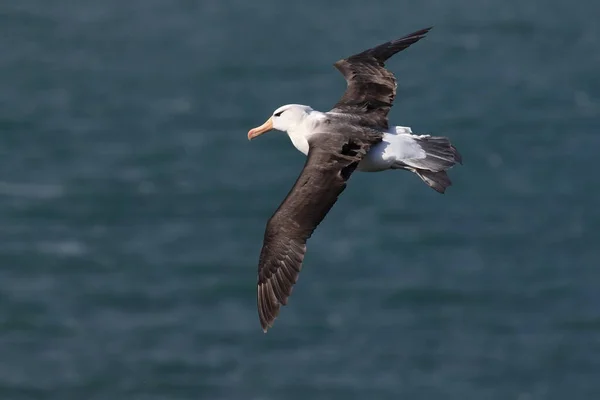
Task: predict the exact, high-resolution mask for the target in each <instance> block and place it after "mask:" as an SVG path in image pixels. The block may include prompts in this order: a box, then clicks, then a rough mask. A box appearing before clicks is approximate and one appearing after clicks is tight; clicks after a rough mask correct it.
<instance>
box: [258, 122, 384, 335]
mask: <svg viewBox="0 0 600 400" xmlns="http://www.w3.org/2000/svg"><path fill="white" fill-rule="evenodd" d="M327 126H331V125H325V126H324V128H326V127H327ZM334 126H335V127H336V128H338V127H340V125H338V124H335V125H334ZM342 128H343V129H342V130H340V131H329V132H328V131H324V132H320V133H322V134H318V135H315V136H313V138H311V140H310V141H309V146H310V147H309V151H308V156H307V158H306V163H305V164H304V168H303V170H302V172H301V174H300V176H299V177H298V179H297V180H296V183H295V184H294V186H293V187H292V189H291V191H290V192H289V193H288V195H287V196H286V198H285V200H283V203H281V205H280V206H279V208H278V209H277V211H275V213H274V214H273V216H272V217H271V219H269V222H268V223H267V228H266V230H265V237H264V242H263V248H262V251H261V253H260V259H259V267H258V299H257V300H258V314H259V317H260V323H261V326H262V328H263V330H264V331H265V332H266V331H267V329H268V328H270V327H271V325H272V324H273V321H274V320H275V318H276V317H277V315H278V314H279V308H280V306H281V305H285V304H287V298H288V297H289V296H290V294H291V293H292V287H293V285H294V284H295V283H296V280H297V279H298V273H299V272H300V269H301V268H302V261H303V259H304V253H305V252H306V241H307V240H308V238H309V237H310V236H311V235H312V233H313V231H314V230H315V228H316V227H317V226H318V225H319V223H320V222H321V221H322V220H323V218H324V217H325V215H326V214H327V213H328V212H329V210H330V209H331V207H333V205H334V204H335V202H336V201H337V199H338V196H339V195H340V194H341V193H342V192H343V191H344V189H345V188H346V182H347V181H348V179H349V178H350V175H352V173H353V172H354V170H355V169H356V166H357V165H358V163H359V162H360V160H362V158H363V157H364V155H365V154H366V153H367V152H368V151H369V149H370V148H371V146H373V145H374V144H376V143H379V142H380V141H381V138H382V134H381V132H378V131H376V130H371V129H368V128H367V129H365V128H359V127H356V126H353V125H346V126H342Z"/></svg>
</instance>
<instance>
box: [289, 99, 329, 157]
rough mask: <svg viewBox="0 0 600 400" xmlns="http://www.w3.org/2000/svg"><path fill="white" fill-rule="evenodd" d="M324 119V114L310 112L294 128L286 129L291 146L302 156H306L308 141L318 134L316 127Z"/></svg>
mask: <svg viewBox="0 0 600 400" xmlns="http://www.w3.org/2000/svg"><path fill="white" fill-rule="evenodd" d="M323 118H325V114H324V113H322V112H320V111H316V110H311V111H310V112H309V113H307V114H306V115H305V116H304V118H302V120H300V121H299V122H298V124H296V125H295V126H294V127H292V128H290V129H288V131H287V134H288V136H289V137H290V140H291V141H292V144H293V145H294V147H295V148H297V149H298V150H299V151H300V152H301V153H304V155H308V139H309V138H310V136H311V135H313V134H315V133H318V125H319V123H320V121H322V120H323Z"/></svg>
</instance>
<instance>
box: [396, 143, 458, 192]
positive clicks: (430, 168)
mask: <svg viewBox="0 0 600 400" xmlns="http://www.w3.org/2000/svg"><path fill="white" fill-rule="evenodd" d="M413 138H414V139H415V141H416V142H417V144H418V145H419V147H420V148H421V149H422V150H423V152H425V157H421V158H408V159H404V160H402V161H397V162H396V164H395V165H393V166H392V168H402V169H407V170H409V171H412V172H414V173H415V174H417V176H419V178H421V179H422V180H423V182H425V183H426V184H427V185H428V186H429V187H431V188H432V189H434V190H435V191H437V192H439V193H444V192H445V191H446V189H447V188H448V187H449V186H452V181H451V180H450V177H449V176H448V174H447V173H446V171H447V170H448V169H450V168H452V167H453V166H454V165H456V164H457V163H458V164H462V156H461V155H460V153H459V152H458V150H457V149H456V147H454V146H453V145H452V143H450V140H449V139H448V138H446V137H441V136H429V135H422V136H416V135H414V136H413Z"/></svg>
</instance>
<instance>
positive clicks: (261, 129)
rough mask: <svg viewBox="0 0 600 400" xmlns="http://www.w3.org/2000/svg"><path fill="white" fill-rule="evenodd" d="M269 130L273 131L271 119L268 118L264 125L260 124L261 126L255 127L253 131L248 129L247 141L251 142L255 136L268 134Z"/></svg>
mask: <svg viewBox="0 0 600 400" xmlns="http://www.w3.org/2000/svg"><path fill="white" fill-rule="evenodd" d="M271 129H273V117H270V118H269V119H268V120H266V121H265V123H264V124H262V125H261V126H257V127H256V128H254V129H250V130H249V131H248V140H252V139H254V138H255V137H257V136H260V135H262V134H263V133H267V132H269V131H270V130H271Z"/></svg>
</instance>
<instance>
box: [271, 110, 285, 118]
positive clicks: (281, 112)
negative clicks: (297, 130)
mask: <svg viewBox="0 0 600 400" xmlns="http://www.w3.org/2000/svg"><path fill="white" fill-rule="evenodd" d="M283 111H285V110H283ZM283 111H279V112H278V113H275V114H273V116H274V117H279V116H280V115H281V114H283Z"/></svg>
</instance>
